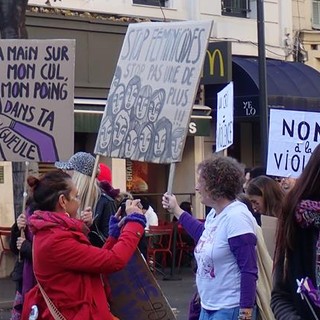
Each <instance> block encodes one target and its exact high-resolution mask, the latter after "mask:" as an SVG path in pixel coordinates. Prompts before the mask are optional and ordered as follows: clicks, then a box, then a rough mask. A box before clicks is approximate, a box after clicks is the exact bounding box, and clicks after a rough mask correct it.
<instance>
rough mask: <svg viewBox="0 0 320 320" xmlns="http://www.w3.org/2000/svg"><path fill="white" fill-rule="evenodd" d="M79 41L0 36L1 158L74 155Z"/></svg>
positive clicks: (43, 158)
mask: <svg viewBox="0 0 320 320" xmlns="http://www.w3.org/2000/svg"><path fill="white" fill-rule="evenodd" d="M74 63H75V41H74V40H52V39H50V40H17V39H15V40H0V160H8V161H42V162H54V161H56V160H67V159H68V158H69V157H70V156H71V155H72V154H73V141H74V126H73V98H74V96H73V95H74Z"/></svg>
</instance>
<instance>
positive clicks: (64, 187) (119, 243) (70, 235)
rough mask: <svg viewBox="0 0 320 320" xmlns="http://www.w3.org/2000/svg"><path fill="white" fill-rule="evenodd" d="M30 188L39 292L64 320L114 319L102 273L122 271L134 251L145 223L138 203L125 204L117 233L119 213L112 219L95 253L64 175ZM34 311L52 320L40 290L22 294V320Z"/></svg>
mask: <svg viewBox="0 0 320 320" xmlns="http://www.w3.org/2000/svg"><path fill="white" fill-rule="evenodd" d="M28 183H29V185H30V187H31V188H32V189H33V199H34V201H35V202H36V203H37V208H39V211H35V212H34V214H33V216H32V218H31V219H30V227H31V230H32V232H33V234H34V240H33V243H34V248H33V249H34V273H35V276H36V278H37V281H38V283H39V284H40V285H41V287H42V289H43V291H45V293H46V294H47V295H48V297H49V298H50V300H51V301H52V302H53V304H54V305H55V307H56V308H57V309H58V311H59V312H60V313H61V314H62V315H63V317H64V318H65V319H68V320H71V319H73V320H76V319H79V320H80V319H87V320H90V319H99V320H102V319H106V320H109V319H110V320H111V319H114V318H113V316H112V314H111V312H110V310H109V305H108V302H107V297H106V294H105V288H104V284H103V282H102V280H101V277H100V274H108V273H111V272H116V271H119V270H121V269H122V268H124V267H125V265H126V264H127V263H128V261H129V260H130V258H131V256H132V255H133V253H134V251H135V250H136V248H137V244H138V243H139V240H140V238H141V236H142V234H143V231H144V227H145V222H146V219H145V217H144V215H143V214H142V211H141V209H140V208H139V206H138V205H139V200H128V201H127V203H126V212H127V216H126V217H125V219H124V220H121V232H120V227H119V217H120V212H117V214H116V215H115V216H112V217H111V219H110V226H109V238H108V240H107V242H106V244H105V245H104V247H103V248H97V247H94V246H92V245H91V244H90V242H89V240H88V238H87V236H86V234H87V232H88V231H89V229H88V228H87V227H86V225H85V224H84V223H83V222H82V221H80V220H78V219H76V218H75V217H76V214H77V210H78V207H79V201H78V191H77V189H76V187H75V185H74V184H73V182H72V179H71V177H70V176H69V175H68V174H67V173H64V172H62V171H60V170H58V171H51V172H48V173H47V174H45V175H44V176H42V177H41V178H40V179H37V178H35V177H29V179H28ZM86 210H88V211H89V210H91V209H90V208H87V209H86ZM35 306H36V307H35ZM32 309H37V310H38V313H39V315H38V318H37V319H52V318H53V316H52V314H51V312H50V310H49V308H48V306H47V304H46V301H45V300H44V298H43V295H42V293H41V291H40V289H39V285H37V286H35V287H34V289H32V290H31V291H30V292H29V293H28V294H27V295H26V299H25V302H24V306H23V315H22V319H29V315H30V312H31V310H32ZM33 312H34V310H33Z"/></svg>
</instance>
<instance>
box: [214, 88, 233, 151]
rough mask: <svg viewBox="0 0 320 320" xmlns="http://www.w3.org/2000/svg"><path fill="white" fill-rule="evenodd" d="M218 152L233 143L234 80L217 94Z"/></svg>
mask: <svg viewBox="0 0 320 320" xmlns="http://www.w3.org/2000/svg"><path fill="white" fill-rule="evenodd" d="M217 101H218V105H217V131H216V152H218V151H221V150H224V149H226V148H228V147H230V146H231V145H232V144H233V82H230V83H229V84H228V85H227V86H226V87H225V88H223V89H222V90H221V91H220V92H218V94H217Z"/></svg>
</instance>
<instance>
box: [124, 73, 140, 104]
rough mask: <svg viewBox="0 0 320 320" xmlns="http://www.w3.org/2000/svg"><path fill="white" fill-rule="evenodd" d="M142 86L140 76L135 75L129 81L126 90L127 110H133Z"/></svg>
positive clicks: (125, 101)
mask: <svg viewBox="0 0 320 320" xmlns="http://www.w3.org/2000/svg"><path fill="white" fill-rule="evenodd" d="M140 88H141V79H140V77H138V76H134V77H133V78H132V79H131V80H130V81H129V82H128V85H127V88H126V92H125V98H124V107H125V109H126V110H131V108H132V107H133V106H134V104H135V102H136V100H137V97H138V94H139V91H140Z"/></svg>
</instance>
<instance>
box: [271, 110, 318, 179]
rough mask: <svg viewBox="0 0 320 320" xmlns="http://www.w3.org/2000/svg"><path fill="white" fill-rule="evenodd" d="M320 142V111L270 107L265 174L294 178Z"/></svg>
mask: <svg viewBox="0 0 320 320" xmlns="http://www.w3.org/2000/svg"><path fill="white" fill-rule="evenodd" d="M319 142H320V113H318V112H305V111H290V110H277V109H271V110H270V126H269V146H268V161H267V174H268V175H272V176H280V177H289V176H290V177H293V178H297V177H298V176H299V175H300V173H301V172H302V170H303V169H304V167H305V166H306V164H307V162H308V161H309V158H310V155H311V154H312V152H313V150H314V149H315V147H316V146H317V145H318V144H319Z"/></svg>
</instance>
